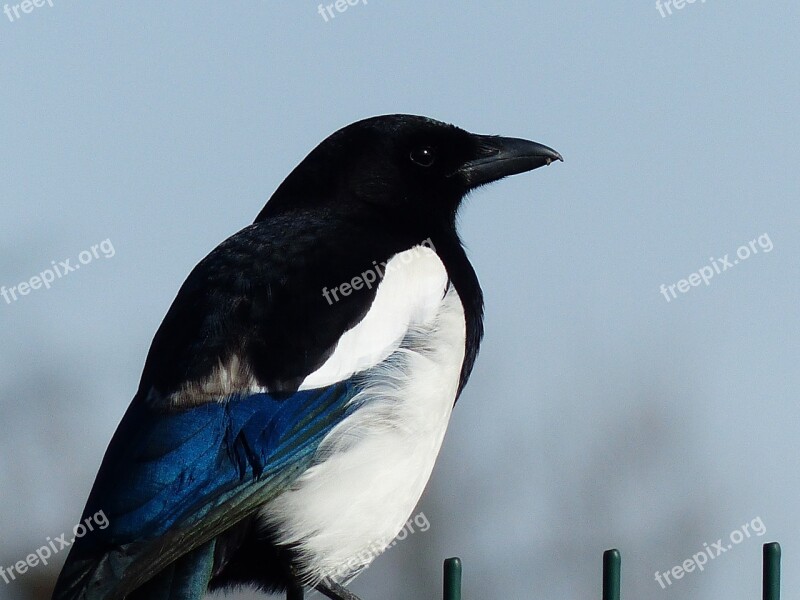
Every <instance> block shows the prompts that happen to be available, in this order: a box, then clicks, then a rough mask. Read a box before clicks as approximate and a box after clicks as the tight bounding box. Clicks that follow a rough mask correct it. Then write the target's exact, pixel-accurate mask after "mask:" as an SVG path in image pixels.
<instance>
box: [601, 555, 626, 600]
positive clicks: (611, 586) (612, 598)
mask: <svg viewBox="0 0 800 600" xmlns="http://www.w3.org/2000/svg"><path fill="white" fill-rule="evenodd" d="M621 562H622V557H621V556H620V554H619V550H617V549H612V550H606V551H605V552H603V600H619V584H620V578H621V575H620V570H621V568H620V567H621V565H620V563H621Z"/></svg>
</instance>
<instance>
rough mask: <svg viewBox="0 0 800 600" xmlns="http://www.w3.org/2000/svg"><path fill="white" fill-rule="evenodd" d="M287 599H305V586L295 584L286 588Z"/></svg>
mask: <svg viewBox="0 0 800 600" xmlns="http://www.w3.org/2000/svg"><path fill="white" fill-rule="evenodd" d="M286 600H303V586H302V585H293V586H290V587H289V588H288V589H287V590H286Z"/></svg>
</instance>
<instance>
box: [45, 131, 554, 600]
mask: <svg viewBox="0 0 800 600" xmlns="http://www.w3.org/2000/svg"><path fill="white" fill-rule="evenodd" d="M556 160H562V158H561V155H560V154H559V153H558V152H556V151H555V150H553V149H551V148H548V147H547V146H543V145H541V144H538V143H535V142H531V141H527V140H523V139H516V138H506V137H498V136H487V135H477V134H472V133H469V132H467V131H465V130H463V129H460V128H458V127H455V126H453V125H448V124H445V123H441V122H439V121H435V120H433V119H429V118H425V117H420V116H413V115H384V116H378V117H372V118H368V119H365V120H362V121H358V122H356V123H353V124H351V125H348V126H347V127H345V128H343V129H341V130H339V131H338V132H336V133H334V134H332V135H331V136H329V137H328V138H327V139H325V140H324V141H323V142H322V143H320V144H319V145H318V146H317V147H316V148H315V149H314V150H312V151H311V153H310V154H309V155H308V156H307V157H306V158H305V159H304V160H303V161H302V162H301V163H300V164H299V165H298V166H297V167H296V168H295V169H294V170H293V171H292V172H291V173H290V174H289V176H288V177H287V178H286V179H285V180H284V181H283V183H282V184H281V185H280V186H279V187H278V188H277V190H276V191H275V193H274V194H273V195H272V197H271V198H270V199H269V201H268V202H267V204H266V205H265V207H264V208H263V209H262V210H261V212H260V214H259V215H258V216H257V218H256V220H255V222H254V223H253V224H252V225H250V226H248V227H245V228H244V229H242V230H241V231H239V232H238V233H236V234H234V235H233V236H231V237H230V238H228V239H227V240H225V241H224V242H222V243H221V244H220V245H219V246H217V247H216V248H215V249H214V250H213V251H212V252H211V253H210V254H209V255H208V256H206V257H205V258H204V259H203V260H202V261H200V263H199V264H198V265H197V266H196V267H195V268H194V269H193V270H192V272H191V273H190V274H189V276H188V278H187V279H186V281H185V282H184V284H183V286H182V287H181V288H180V291H179V292H178V294H177V297H176V299H175V301H174V302H173V304H172V305H171V307H170V308H169V310H168V311H167V314H166V316H165V318H164V320H163V322H162V324H161V326H160V327H159V328H158V331H157V332H156V334H155V337H154V339H153V342H152V345H151V347H150V350H149V352H148V354H147V358H146V360H145V364H144V368H143V372H142V377H141V381H140V384H139V388H138V390H137V392H136V394H135V396H134V398H133V400H132V402H131V404H130V406H129V408H128V410H127V412H126V413H125V415H124V417H123V419H122V421H121V423H120V425H119V427H118V429H117V431H116V433H115V434H114V436H113V438H112V440H111V443H110V445H109V447H108V450H107V451H106V454H105V457H104V459H103V462H102V464H101V466H100V469H99V472H98V475H97V478H96V480H95V483H94V486H93V488H92V490H91V493H90V495H89V498H88V501H87V504H86V508H85V509H84V514H83V517H84V518H90V517H91V516H92V515H96V514H99V513H101V511H102V514H104V515H105V517H106V519H107V521H108V526H107V527H105V528H103V529H99V528H94V529H93V530H92V531H88V532H87V533H86V535H84V536H83V537H80V538H79V539H75V540H74V543H73V544H72V546H71V550H70V554H69V557H68V559H67V561H66V564H65V565H64V568H63V570H62V572H61V574H60V577H59V579H58V582H57V584H56V589H55V591H54V593H53V596H52V598H53V599H54V600H100V599H103V600H112V599H113V600H121V599H124V598H126V599H128V600H140V599H147V600H151V599H163V600H179V599H180V600H193V599H199V598H202V596H203V594H204V593H206V592H207V591H208V590H216V589H221V588H230V587H238V586H255V587H256V588H259V589H261V590H263V591H265V592H273V593H283V592H286V593H287V594H289V595H290V596H292V595H294V597H297V595H298V594H301V593H302V590H303V589H304V588H309V589H316V590H318V591H320V592H322V593H323V594H324V595H326V596H327V597H329V598H333V599H339V600H347V599H353V598H355V596H354V595H353V594H352V593H351V592H349V591H348V590H347V589H346V587H345V586H346V585H347V584H348V582H349V581H351V580H352V579H353V577H355V576H356V575H357V574H358V573H359V572H360V571H362V570H363V569H364V568H365V567H367V566H368V565H369V564H370V562H371V561H372V559H374V558H375V556H376V555H377V554H379V553H380V552H381V551H383V550H384V549H385V548H386V547H387V546H388V545H389V544H390V543H391V541H392V539H393V538H394V536H395V535H397V533H399V532H400V530H401V529H402V527H403V526H404V524H405V522H406V520H407V519H408V518H409V516H410V515H411V513H412V511H413V509H414V506H415V505H416V503H417V501H418V500H419V498H420V496H421V494H422V492H423V489H424V488H425V486H426V484H427V481H428V478H429V477H430V474H431V471H432V469H433V465H434V462H435V460H436V457H437V454H438V452H439V448H440V446H441V444H442V439H443V437H444V434H445V430H446V429H447V424H448V421H449V418H450V414H451V411H452V408H453V406H454V405H455V402H456V400H457V399H458V397H459V395H460V393H461V391H462V390H463V388H464V385H465V384H466V383H467V380H468V379H469V376H470V372H471V370H472V367H473V364H474V362H475V358H476V355H477V353H478V346H479V344H480V342H481V338H482V335H483V295H482V292H481V288H480V285H479V284H478V279H477V276H476V274H475V271H474V270H473V268H472V266H471V265H470V262H469V260H468V259H467V256H466V254H465V252H464V249H463V247H462V244H461V241H460V238H459V235H458V233H457V231H456V217H457V212H458V209H459V206H460V205H461V203H462V200H463V198H464V197H465V195H467V194H468V193H469V192H470V191H471V190H474V189H475V188H477V187H479V186H482V185H484V184H487V183H490V182H493V181H496V180H498V179H501V178H503V177H506V176H508V175H513V174H517V173H522V172H525V171H530V170H532V169H536V168H538V167H541V166H544V165H548V164H550V163H551V162H552V161H556Z"/></svg>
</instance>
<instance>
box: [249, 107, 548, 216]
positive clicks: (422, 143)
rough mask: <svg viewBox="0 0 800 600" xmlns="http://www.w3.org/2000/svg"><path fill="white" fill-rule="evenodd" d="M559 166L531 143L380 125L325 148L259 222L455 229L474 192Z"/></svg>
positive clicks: (441, 127) (346, 132)
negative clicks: (371, 220) (396, 221)
mask: <svg viewBox="0 0 800 600" xmlns="http://www.w3.org/2000/svg"><path fill="white" fill-rule="evenodd" d="M554 160H562V158H561V155H560V154H559V153H558V152H556V151H555V150H553V149H551V148H548V147H547V146H543V145H541V144H537V143H535V142H530V141H527V140H521V139H515V138H503V137H498V136H486V135H476V134H473V133H469V132H467V131H464V130H463V129H459V128H458V127H455V126H453V125H448V124H446V123H441V122H439V121H435V120H433V119H429V118H426V117H419V116H414V115H385V116H379V117H372V118H370V119H365V120H363V121H358V122H356V123H353V124H352V125H348V126H347V127H345V128H343V129H340V130H339V131H337V132H336V133H334V134H333V135H331V136H330V137H328V138H327V139H326V140H324V141H323V142H322V143H321V144H320V145H319V146H317V147H316V148H315V149H314V150H313V151H312V152H311V153H310V154H309V155H308V156H307V157H306V158H305V159H304V160H303V161H302V162H301V163H300V164H299V165H298V166H297V167H296V168H295V169H294V171H292V173H291V174H290V175H289V176H288V177H287V178H286V180H285V181H284V182H283V183H282V184H281V185H280V187H279V188H278V189H277V191H276V192H275V194H274V195H273V196H272V198H271V199H270V201H269V203H268V204H267V206H266V207H265V208H264V210H262V212H261V214H260V215H259V216H258V219H257V220H261V219H264V218H267V217H269V216H271V215H274V214H278V213H282V212H285V211H290V210H294V209H298V208H301V209H309V208H314V207H325V208H327V209H331V210H337V211H338V210H342V211H344V210H351V209H354V210H357V211H364V210H377V211H378V212H380V213H381V214H382V215H384V216H389V217H390V218H395V217H396V218H402V219H403V220H406V219H407V218H411V219H413V220H420V219H422V220H428V219H434V220H437V221H439V220H440V219H446V220H447V221H452V220H453V219H454V217H455V213H456V211H457V209H458V206H459V204H460V202H461V200H462V198H463V197H464V195H465V194H466V193H467V192H469V191H470V190H472V189H474V188H476V187H478V186H480V185H483V184H486V183H490V182H492V181H496V180H498V179H501V178H503V177H506V176H508V175H514V174H516V173H522V172H525V171H530V170H532V169H536V168H538V167H541V166H544V165H548V164H550V162H552V161H554Z"/></svg>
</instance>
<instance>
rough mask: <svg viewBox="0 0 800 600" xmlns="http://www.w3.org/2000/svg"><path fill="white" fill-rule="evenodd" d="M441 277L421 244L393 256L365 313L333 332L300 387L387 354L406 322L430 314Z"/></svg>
mask: <svg viewBox="0 0 800 600" xmlns="http://www.w3.org/2000/svg"><path fill="white" fill-rule="evenodd" d="M447 282H448V277H447V271H446V270H445V268H444V265H443V264H442V261H441V260H440V259H439V257H438V255H437V254H436V252H434V251H433V250H432V249H431V248H429V247H427V246H414V247H413V248H410V249H409V250H406V251H404V252H400V253H399V254H396V255H395V256H393V257H392V258H391V260H389V262H388V263H387V264H386V267H385V275H384V277H383V280H382V281H381V283H380V285H379V286H378V290H377V292H376V294H375V299H374V300H373V302H372V306H370V308H369V311H368V312H367V314H366V315H365V316H364V318H363V319H362V320H361V321H360V322H359V323H358V324H357V325H356V326H355V327H353V328H352V329H350V330H349V331H346V332H345V334H344V335H343V336H342V337H341V338H339V343H338V344H337V346H336V349H335V350H334V352H333V354H332V355H331V356H330V357H329V358H328V360H326V361H325V363H323V365H322V366H321V367H319V368H318V369H317V370H316V371H314V372H313V373H311V374H309V375H308V376H307V377H306V378H305V379H304V380H303V383H302V384H301V385H300V389H301V390H308V389H313V388H318V387H324V386H327V385H331V384H334V383H336V382H338V381H342V380H344V379H347V378H348V377H350V376H352V375H353V374H355V373H360V372H361V371H365V370H367V369H369V368H370V367H373V366H375V365H377V364H378V363H380V362H382V361H383V360H385V359H386V358H388V357H389V356H390V355H391V354H392V352H394V351H395V350H397V349H398V348H399V347H400V343H401V342H402V341H403V338H404V337H405V335H406V333H408V331H409V330H410V329H411V328H413V327H418V326H424V325H426V324H428V323H430V322H431V321H432V320H433V319H434V318H435V317H436V311H437V309H438V307H439V305H440V303H441V302H442V298H443V297H444V293H445V291H446V289H447Z"/></svg>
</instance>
